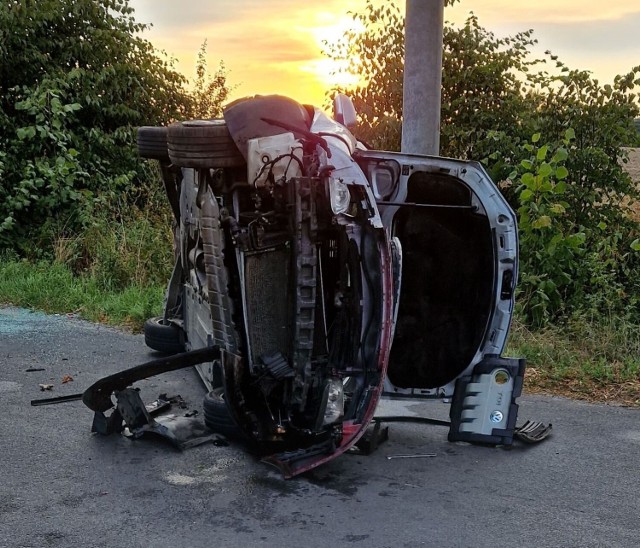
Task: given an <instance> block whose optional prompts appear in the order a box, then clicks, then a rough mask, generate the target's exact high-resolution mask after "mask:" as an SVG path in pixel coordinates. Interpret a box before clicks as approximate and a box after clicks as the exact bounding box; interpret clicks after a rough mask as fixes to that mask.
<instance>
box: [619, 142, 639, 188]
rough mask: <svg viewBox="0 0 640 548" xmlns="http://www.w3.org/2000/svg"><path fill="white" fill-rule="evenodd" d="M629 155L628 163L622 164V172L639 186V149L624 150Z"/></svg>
mask: <svg viewBox="0 0 640 548" xmlns="http://www.w3.org/2000/svg"><path fill="white" fill-rule="evenodd" d="M625 150H626V151H627V153H628V154H629V162H628V163H626V164H624V166H623V167H624V170H625V171H626V172H627V173H628V174H629V175H631V179H632V180H633V181H634V182H635V183H637V184H639V185H640V148H627V149H625Z"/></svg>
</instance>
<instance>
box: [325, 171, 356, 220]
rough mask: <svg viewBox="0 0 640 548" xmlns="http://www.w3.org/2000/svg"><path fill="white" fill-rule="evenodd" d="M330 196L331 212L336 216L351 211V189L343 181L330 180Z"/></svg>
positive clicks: (331, 178)
mask: <svg viewBox="0 0 640 548" xmlns="http://www.w3.org/2000/svg"><path fill="white" fill-rule="evenodd" d="M329 194H330V196H331V210H332V211H333V213H334V214H336V215H339V214H340V213H344V212H346V211H347V209H349V203H350V202H351V194H350V193H349V187H348V186H347V185H346V184H345V183H344V182H343V180H342V179H334V178H333V177H330V178H329Z"/></svg>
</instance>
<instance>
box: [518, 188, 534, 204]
mask: <svg viewBox="0 0 640 548" xmlns="http://www.w3.org/2000/svg"><path fill="white" fill-rule="evenodd" d="M532 196H533V192H532V191H531V190H529V189H528V188H525V189H524V190H523V191H522V192H521V193H520V201H521V202H528V201H529V200H530V199H531V197H532Z"/></svg>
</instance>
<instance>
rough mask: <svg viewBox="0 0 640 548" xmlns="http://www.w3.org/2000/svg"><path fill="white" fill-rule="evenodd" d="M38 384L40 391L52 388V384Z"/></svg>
mask: <svg viewBox="0 0 640 548" xmlns="http://www.w3.org/2000/svg"><path fill="white" fill-rule="evenodd" d="M38 386H39V387H40V390H41V391H42V392H44V391H45V390H53V384H39V385H38Z"/></svg>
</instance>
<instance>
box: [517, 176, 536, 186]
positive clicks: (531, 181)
mask: <svg viewBox="0 0 640 548" xmlns="http://www.w3.org/2000/svg"><path fill="white" fill-rule="evenodd" d="M520 180H521V181H522V184H523V185H524V186H526V187H527V188H535V184H536V179H535V177H534V176H533V173H525V174H524V175H523V176H522V177H521V178H520Z"/></svg>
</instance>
